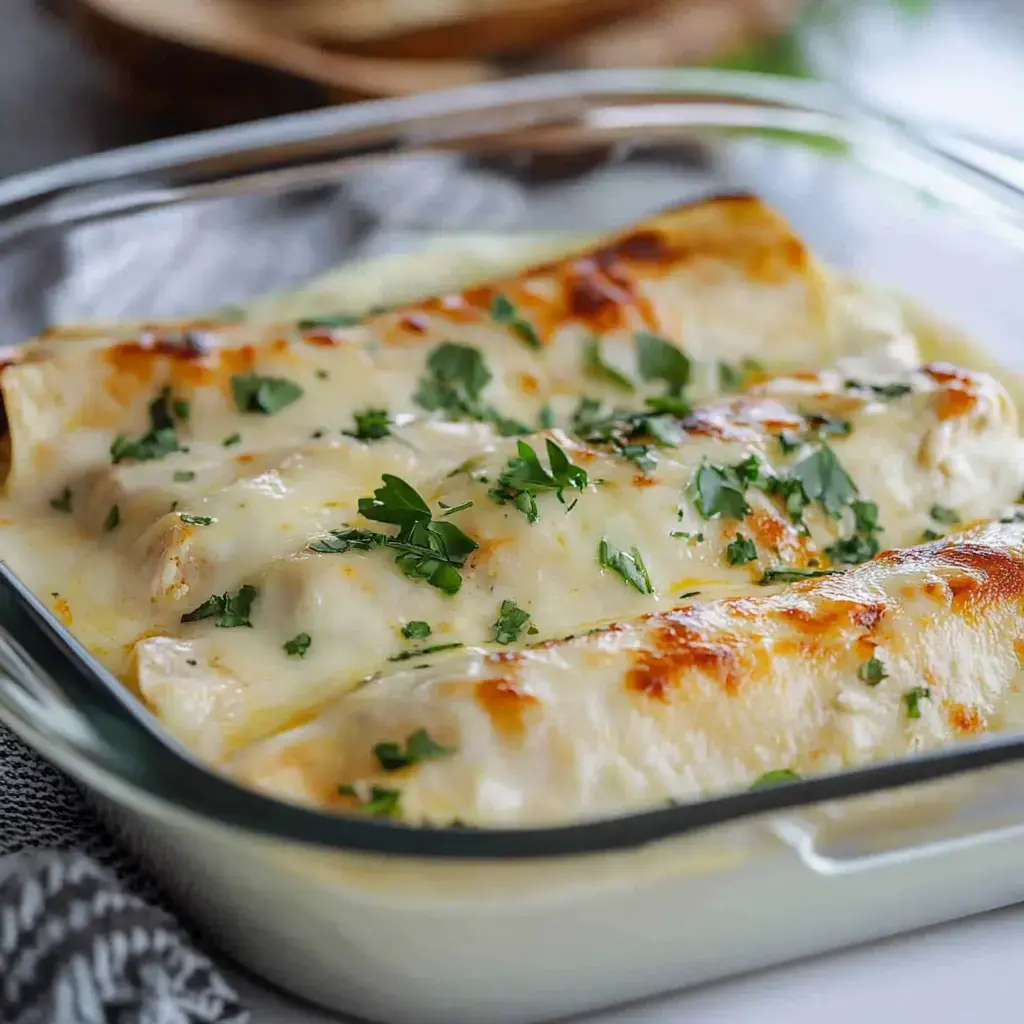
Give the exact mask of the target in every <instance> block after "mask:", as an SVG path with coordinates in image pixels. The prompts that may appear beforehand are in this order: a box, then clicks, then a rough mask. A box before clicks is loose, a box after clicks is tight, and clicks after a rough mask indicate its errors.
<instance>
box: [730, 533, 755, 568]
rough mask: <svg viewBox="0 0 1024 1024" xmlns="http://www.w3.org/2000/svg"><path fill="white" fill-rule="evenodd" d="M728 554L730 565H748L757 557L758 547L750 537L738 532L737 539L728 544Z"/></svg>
mask: <svg viewBox="0 0 1024 1024" xmlns="http://www.w3.org/2000/svg"><path fill="white" fill-rule="evenodd" d="M725 552H726V555H727V557H728V560H729V564H730V565H746V564H747V563H748V562H753V561H754V559H756V558H757V548H756V547H755V546H754V542H753V541H752V540H751V539H750V538H749V537H744V536H743V534H741V533H738V534H736V539H735V540H733V541H731V542H730V543H729V544H727V545H726V548H725Z"/></svg>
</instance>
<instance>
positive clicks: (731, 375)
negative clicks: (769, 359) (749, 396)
mask: <svg viewBox="0 0 1024 1024" xmlns="http://www.w3.org/2000/svg"><path fill="white" fill-rule="evenodd" d="M763 372H764V367H763V366H762V365H761V364H760V363H759V362H757V361H756V360H754V359H741V360H740V361H739V363H738V365H736V366H732V365H730V364H729V363H721V362H720V363H719V364H718V386H719V387H720V388H721V389H722V391H743V390H744V388H746V386H747V385H748V384H749V383H750V378H751V377H753V376H755V375H756V374H760V373H763Z"/></svg>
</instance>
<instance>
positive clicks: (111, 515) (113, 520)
mask: <svg viewBox="0 0 1024 1024" xmlns="http://www.w3.org/2000/svg"><path fill="white" fill-rule="evenodd" d="M120 522H121V509H120V508H118V506H117V505H111V506H110V511H109V512H108V513H107V517H106V519H104V520H103V532H104V533H110V531H111V530H113V529H116V528H117V526H118V525H119V524H120Z"/></svg>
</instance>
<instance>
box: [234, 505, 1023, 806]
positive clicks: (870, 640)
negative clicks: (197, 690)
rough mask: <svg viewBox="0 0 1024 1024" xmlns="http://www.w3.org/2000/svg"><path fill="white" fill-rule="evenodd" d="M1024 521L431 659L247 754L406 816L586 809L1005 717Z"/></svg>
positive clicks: (1016, 634) (895, 745)
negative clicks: (760, 587)
mask: <svg viewBox="0 0 1024 1024" xmlns="http://www.w3.org/2000/svg"><path fill="white" fill-rule="evenodd" d="M1022 579H1024V526H1022V524H1021V523H1019V522H1012V523H1007V524H988V525H983V526H979V527H977V528H975V529H971V530H968V531H966V532H964V533H961V534H958V535H957V536H955V537H953V538H951V539H948V540H942V541H938V542H934V543H931V544H927V545H924V546H921V547H915V548H909V549H905V550H902V551H890V552H886V553H884V554H882V555H881V556H879V557H878V558H876V559H874V560H873V561H871V562H868V563H866V564H863V565H860V566H858V567H856V568H852V569H850V570H848V571H846V572H843V573H839V574H837V575H833V576H826V577H822V578H819V579H814V580H808V581H806V582H800V583H794V584H791V585H789V586H786V587H784V588H782V589H781V590H780V591H778V592H775V593H770V592H769V593H764V594H761V595H757V596H751V597H742V598H735V599H725V600H718V601H710V602H707V603H703V604H696V603H695V604H684V605H681V606H678V607H675V608H673V609H672V610H667V611H658V612H653V613H652V614H649V615H647V616H643V617H639V618H636V619H631V620H628V621H623V622H618V623H616V624H614V625H611V626H609V627H608V628H607V629H605V630H604V631H602V632H598V633H592V634H584V635H581V636H576V637H573V638H569V639H562V640H555V641H550V642H547V643H542V644H537V645H534V646H531V647H528V648H526V649H522V650H516V651H502V652H490V653H488V652H484V651H469V652H463V653H461V654H452V655H448V656H447V657H445V658H443V659H442V658H436V659H434V658H424V659H423V660H424V662H425V663H427V664H428V666H429V667H427V668H422V667H416V668H413V669H403V670H402V671H400V672H396V673H393V674H391V675H388V676H384V677H382V678H378V679H374V680H370V681H369V682H367V684H366V685H365V686H363V687H361V688H360V689H358V690H356V691H355V692H353V693H351V694H349V695H347V696H345V697H343V698H342V699H341V700H339V701H338V702H336V703H335V704H334V705H333V706H331V707H330V708H329V709H328V710H326V711H325V712H324V713H323V714H321V715H320V716H319V717H317V718H316V719H314V720H313V721H311V722H308V723H306V724H304V725H301V726H298V727H297V728H294V729H291V730H289V731H286V732H284V733H282V734H280V735H277V736H275V737H273V738H271V739H269V740H267V741H265V742H263V743H259V744H256V745H254V746H252V747H251V748H249V749H247V750H245V751H244V752H243V753H241V754H240V755H239V756H238V757H237V758H235V759H234V760H233V761H231V762H230V764H229V766H228V767H229V770H230V771H231V772H232V773H233V774H234V775H235V776H236V777H238V778H239V779H241V780H242V781H244V782H246V783H250V784H252V785H254V786H256V787H258V788H260V789H263V790H266V791H270V792H272V793H275V794H277V795H279V796H281V797H284V798H285V799H289V800H294V801H298V802H301V803H306V804H312V805H315V806H323V807H328V808H333V809H337V810H345V811H352V812H356V811H360V810H362V811H363V812H364V813H371V814H373V813H376V814H391V815H394V816H397V817H399V818H401V819H403V820H406V821H409V822H414V823H428V824H431V825H437V826H444V825H449V824H451V823H452V822H453V821H459V822H463V823H466V824H470V825H481V826H521V825H522V826H525V825H543V824H553V823H563V822H567V821H568V822H571V821H576V820H587V819H593V818H598V817H606V816H609V815H618V814H624V813H628V812H629V811H636V810H643V809H647V808H654V807H658V806H662V805H663V804H664V803H665V802H666V801H681V802H685V801H690V800H697V799H700V798H701V797H703V796H707V795H711V794H718V793H723V792H728V791H730V790H736V789H742V788H745V787H748V786H750V785H751V784H753V783H754V782H755V781H757V780H758V779H759V778H760V777H761V776H763V775H764V774H766V773H770V772H780V771H782V772H796V773H799V774H813V773H818V772H828V771H835V770H838V769H842V768H847V767H852V766H855V765H859V764H863V763H865V762H869V761H877V760H881V759H887V758H898V757H902V756H905V755H907V754H911V753H915V752H918V751H922V750H927V749H930V748H933V747H937V746H940V745H946V744H950V743H953V742H956V741H958V740H960V739H962V738H964V737H969V736H973V735H976V734H978V733H981V732H984V731H986V730H988V729H998V728H1000V726H1001V725H1002V723H1003V715H1004V711H1003V709H1004V706H1005V703H1006V700H1007V698H1008V697H1009V695H1010V694H1011V693H1012V692H1013V691H1014V690H1015V689H1016V688H1018V687H1019V685H1020V679H1021V668H1020V660H1019V653H1018V652H1019V647H1020V616H1021V610H1022V605H1024V589H1022V587H1021V580H1022Z"/></svg>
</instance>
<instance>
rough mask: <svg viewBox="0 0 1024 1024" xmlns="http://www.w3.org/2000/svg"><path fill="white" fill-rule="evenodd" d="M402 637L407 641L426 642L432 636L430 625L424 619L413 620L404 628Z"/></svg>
mask: <svg viewBox="0 0 1024 1024" xmlns="http://www.w3.org/2000/svg"><path fill="white" fill-rule="evenodd" d="M402 636H404V637H405V639H406V640H425V639H426V638H427V637H428V636H430V623H429V622H424V621H423V620H422V619H413V620H412V622H407V623H406V624H405V625H404V626H403V627H402Z"/></svg>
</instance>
